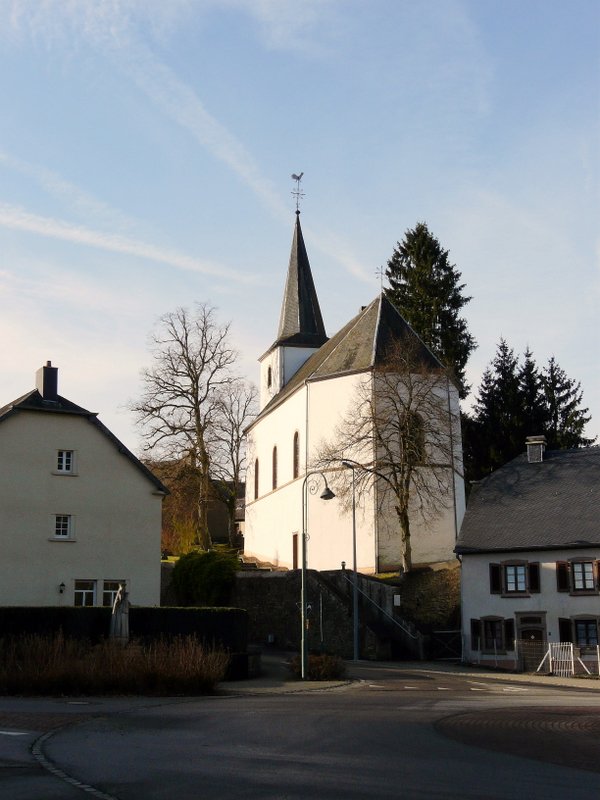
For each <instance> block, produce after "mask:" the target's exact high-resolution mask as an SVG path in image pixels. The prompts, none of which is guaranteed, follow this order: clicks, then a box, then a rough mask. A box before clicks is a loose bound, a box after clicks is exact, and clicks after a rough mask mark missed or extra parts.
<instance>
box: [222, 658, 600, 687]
mask: <svg viewBox="0 0 600 800" xmlns="http://www.w3.org/2000/svg"><path fill="white" fill-rule="evenodd" d="M290 658H291V654H290V653H282V652H273V651H267V652H263V654H262V657H261V662H262V670H261V674H260V675H259V676H257V677H255V678H249V679H247V680H242V681H229V682H227V683H222V684H220V686H219V694H227V695H232V694H288V693H295V692H313V691H327V690H332V689H344V688H348V687H349V686H352V685H353V684H357V683H359V682H360V681H364V680H367V679H368V677H365V675H366V676H368V674H369V673H370V672H372V673H376V672H381V671H385V672H390V673H393V674H394V675H395V676H396V677H398V676H400V675H402V674H403V673H406V676H407V678H409V677H410V675H414V673H415V672H420V673H424V674H436V673H437V674H446V675H455V676H462V677H465V678H472V679H477V678H480V679H482V678H485V679H486V680H496V681H504V682H509V683H513V684H514V683H521V684H539V685H540V686H546V687H551V686H554V687H557V688H558V687H565V688H571V689H584V690H588V691H590V690H591V691H600V680H599V679H598V678H597V677H596V678H594V677H592V678H560V677H558V676H555V675H542V674H530V673H506V672H496V671H495V670H490V669H486V668H485V667H477V666H475V665H468V666H464V665H462V664H454V663H448V662H443V661H435V662H434V661H385V662H384V661H359V662H356V663H355V662H353V661H347V662H346V678H345V679H340V680H334V681H301V680H299V679H298V678H296V677H295V676H294V675H292V673H291V672H290V670H289V668H288V666H287V662H288V661H289V659H290Z"/></svg>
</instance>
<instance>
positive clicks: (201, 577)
mask: <svg viewBox="0 0 600 800" xmlns="http://www.w3.org/2000/svg"><path fill="white" fill-rule="evenodd" d="M238 567H239V559H238V557H237V555H236V554H234V553H231V552H228V551H222V550H208V551H202V552H193V553H187V554H186V555H184V556H181V558H180V559H179V560H178V561H177V563H176V564H175V566H174V567H173V576H172V586H173V590H174V592H175V596H176V597H177V602H178V603H179V604H180V605H182V606H224V605H227V604H228V603H230V602H231V591H232V589H233V585H234V583H235V576H236V572H237V570H238Z"/></svg>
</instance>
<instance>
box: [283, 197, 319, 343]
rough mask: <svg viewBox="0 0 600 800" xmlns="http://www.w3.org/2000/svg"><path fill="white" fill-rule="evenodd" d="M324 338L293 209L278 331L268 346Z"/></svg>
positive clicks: (300, 229)
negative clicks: (287, 263) (291, 238)
mask: <svg viewBox="0 0 600 800" xmlns="http://www.w3.org/2000/svg"><path fill="white" fill-rule="evenodd" d="M326 341H327V334H326V333H325V326H324V324H323V317H322V316H321V309H320V308H319V301H318V299H317V292H316V290H315V284H314V282H313V277H312V272H311V270H310V263H309V261H308V254H307V252H306V247H305V245H304V238H303V236H302V228H301V227H300V212H299V211H297V212H296V225H295V228H294V238H293V241H292V250H291V253H290V263H289V266H288V273H287V278H286V282H285V291H284V293H283V303H282V306H281V316H280V318H279V330H278V332H277V339H276V340H275V342H274V344H273V345H272V347H275V346H277V345H286V346H292V347H320V346H321V345H322V344H324V343H325V342H326ZM271 349H272V348H271Z"/></svg>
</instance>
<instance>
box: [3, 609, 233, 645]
mask: <svg viewBox="0 0 600 800" xmlns="http://www.w3.org/2000/svg"><path fill="white" fill-rule="evenodd" d="M110 617H111V609H110V608H108V607H91V608H75V607H73V606H60V607H58V606H4V607H0V638H7V637H8V638H10V637H14V636H22V635H23V634H36V635H39V636H48V635H51V634H53V633H59V632H62V634H63V635H64V636H65V638H72V639H88V640H89V641H91V642H94V643H95V642H99V641H100V640H102V639H105V638H107V637H108V632H109V628H110ZM129 632H130V635H131V638H132V639H141V640H143V641H151V640H154V639H159V638H163V639H164V638H170V637H182V636H195V637H197V639H198V640H200V641H201V642H202V643H204V644H207V645H211V646H212V645H214V646H215V647H219V648H223V649H225V650H227V651H230V652H246V650H247V643H248V615H247V612H246V611H244V610H243V609H240V608H159V607H143V606H137V607H135V606H134V607H131V608H130V609H129Z"/></svg>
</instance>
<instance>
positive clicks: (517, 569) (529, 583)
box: [490, 561, 540, 597]
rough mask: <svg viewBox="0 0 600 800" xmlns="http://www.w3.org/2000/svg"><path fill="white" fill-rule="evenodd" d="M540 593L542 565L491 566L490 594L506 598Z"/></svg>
mask: <svg viewBox="0 0 600 800" xmlns="http://www.w3.org/2000/svg"><path fill="white" fill-rule="evenodd" d="M539 591H540V565H539V563H538V562H536V561H512V562H511V561H506V562H502V563H501V564H490V592H491V594H501V595H504V596H505V597H506V596H512V595H518V594H521V595H523V594H535V593H537V592H539Z"/></svg>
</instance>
